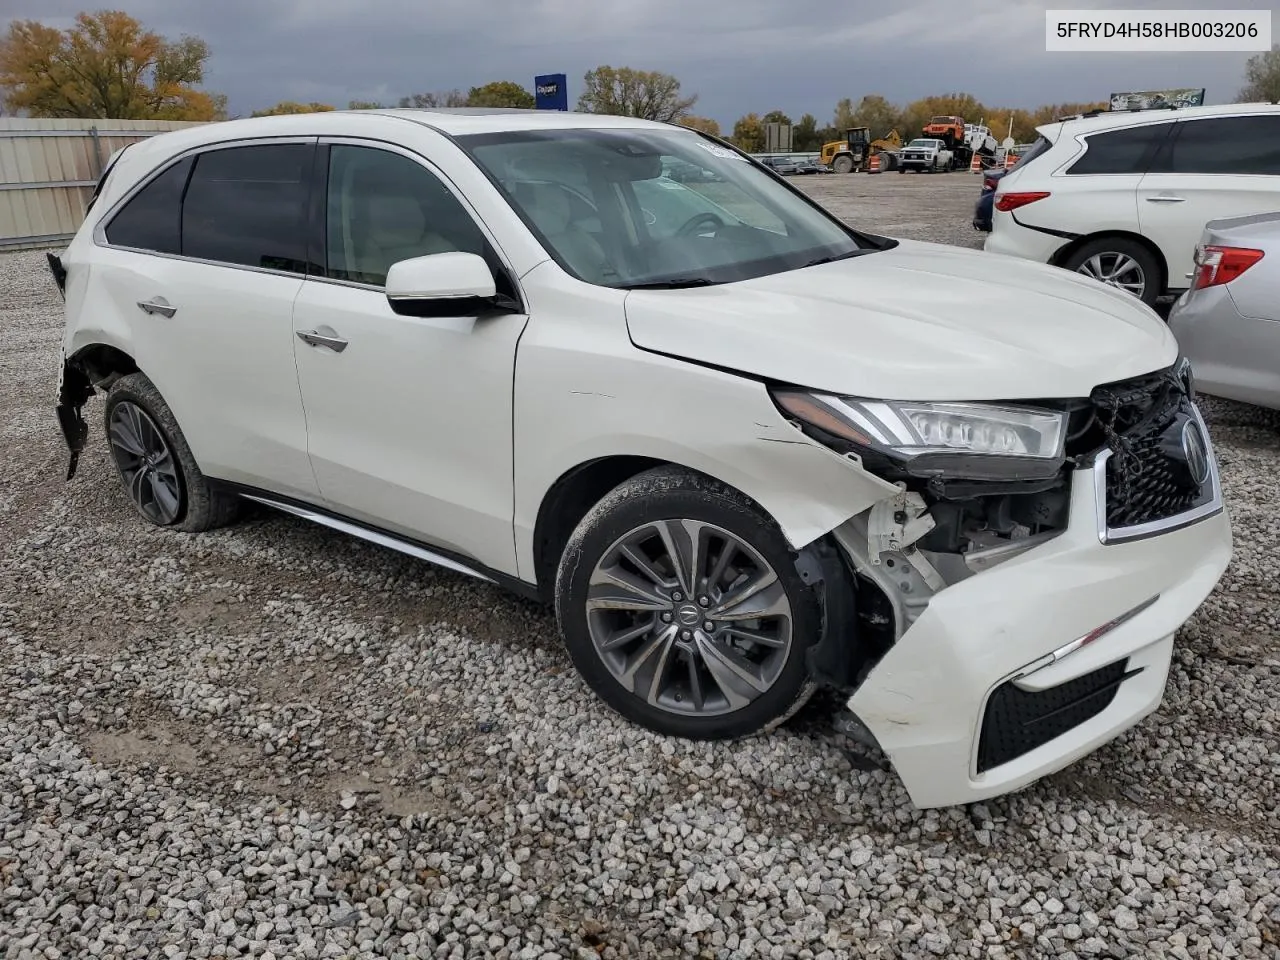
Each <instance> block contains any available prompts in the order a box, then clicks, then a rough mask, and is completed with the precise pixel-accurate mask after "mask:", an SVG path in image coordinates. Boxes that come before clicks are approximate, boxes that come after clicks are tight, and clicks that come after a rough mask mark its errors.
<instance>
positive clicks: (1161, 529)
mask: <svg viewBox="0 0 1280 960" xmlns="http://www.w3.org/2000/svg"><path fill="white" fill-rule="evenodd" d="M1191 409H1192V410H1193V411H1194V414H1195V422H1196V423H1197V424H1198V425H1199V427H1200V430H1201V432H1202V433H1203V434H1204V442H1205V446H1206V447H1207V448H1208V454H1209V485H1210V489H1211V490H1212V491H1213V495H1212V496H1211V497H1210V498H1209V502H1208V503H1204V504H1201V505H1200V506H1198V507H1195V508H1193V509H1191V510H1188V511H1186V512H1185V513H1179V514H1177V515H1175V516H1172V517H1166V518H1165V519H1163V520H1152V521H1151V522H1150V523H1141V524H1138V525H1137V526H1133V527H1120V528H1115V529H1113V528H1112V527H1109V526H1108V525H1107V461H1108V460H1109V459H1110V458H1111V450H1110V449H1107V450H1104V451H1102V453H1100V454H1099V455H1098V457H1097V459H1096V460H1095V461H1094V463H1093V471H1092V472H1093V499H1094V509H1095V512H1096V514H1097V522H1098V540H1099V541H1100V542H1101V543H1102V544H1103V545H1104V546H1111V545H1114V544H1117V543H1130V542H1132V541H1134V540H1142V539H1144V538H1146V537H1153V536H1156V535H1158V534H1163V533H1172V532H1173V531H1175V530H1181V529H1183V528H1184V527H1189V526H1191V525H1192V524H1196V523H1199V522H1200V521H1202V520H1207V519H1208V518H1209V517H1212V516H1215V515H1217V514H1219V513H1221V512H1222V511H1223V509H1224V504H1223V499H1222V482H1221V478H1220V477H1219V476H1218V458H1217V455H1216V454H1215V452H1214V447H1213V439H1212V438H1211V437H1210V436H1209V428H1208V426H1207V425H1206V424H1205V422H1204V417H1203V416H1202V415H1201V413H1200V408H1199V407H1198V406H1197V405H1195V404H1194V403H1193V404H1192V405H1191Z"/></svg>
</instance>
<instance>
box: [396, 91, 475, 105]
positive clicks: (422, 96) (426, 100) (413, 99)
mask: <svg viewBox="0 0 1280 960" xmlns="http://www.w3.org/2000/svg"><path fill="white" fill-rule="evenodd" d="M466 105H467V95H466V94H465V93H463V92H462V91H461V90H446V91H444V92H443V93H413V94H410V95H409V96H407V97H401V98H400V106H401V107H414V108H417V109H419V110H429V109H431V108H433V107H465V106H466Z"/></svg>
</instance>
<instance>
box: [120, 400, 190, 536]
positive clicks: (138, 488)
mask: <svg viewBox="0 0 1280 960" xmlns="http://www.w3.org/2000/svg"><path fill="white" fill-rule="evenodd" d="M107 432H108V437H109V440H110V442H111V452H112V455H113V456H114V457H115V461H116V466H117V467H118V468H119V469H120V476H121V478H122V479H123V480H124V485H125V489H126V490H128V492H129V499H131V500H132V501H133V504H134V506H136V507H137V508H138V510H139V511H140V512H141V513H142V515H143V516H145V517H146V518H147V519H148V520H150V521H151V522H153V523H157V524H160V525H161V526H167V525H169V524H171V523H173V522H174V521H175V520H176V519H177V518H178V513H179V511H180V510H181V508H182V482H181V480H180V479H179V477H178V467H177V463H176V462H175V460H174V457H173V451H172V450H170V449H169V444H168V442H167V441H166V440H165V438H164V434H163V433H161V432H160V428H159V427H157V426H156V423H155V421H154V420H152V419H151V417H150V415H149V414H148V413H147V412H146V411H145V410H143V409H142V408H141V407H140V406H138V405H137V404H135V403H130V402H129V401H127V400H122V401H120V402H119V403H117V404H116V405H115V407H114V409H112V411H111V418H110V421H109V422H108V430H107Z"/></svg>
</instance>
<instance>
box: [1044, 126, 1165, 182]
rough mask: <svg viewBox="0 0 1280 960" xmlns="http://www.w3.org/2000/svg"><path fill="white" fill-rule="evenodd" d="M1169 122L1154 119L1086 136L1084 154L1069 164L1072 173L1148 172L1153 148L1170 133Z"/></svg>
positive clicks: (1069, 172) (1078, 174)
mask: <svg viewBox="0 0 1280 960" xmlns="http://www.w3.org/2000/svg"><path fill="white" fill-rule="evenodd" d="M1169 126H1170V125H1169V124H1167V123H1154V124H1149V125H1147V126H1144V127H1130V128H1128V129H1127V130H1111V131H1108V132H1106V133H1095V134H1093V136H1091V137H1088V138H1086V139H1085V144H1086V146H1087V148H1088V149H1087V150H1086V151H1085V155H1084V156H1083V157H1081V158H1080V159H1079V160H1077V161H1076V162H1075V163H1073V164H1072V165H1071V166H1070V168H1068V170H1067V173H1068V174H1069V175H1071V176H1081V175H1085V174H1098V173H1145V172H1146V169H1147V163H1148V161H1149V159H1150V154H1151V152H1152V151H1153V150H1154V149H1155V146H1156V144H1157V143H1158V141H1160V140H1163V139H1164V138H1165V136H1167V135H1168V133H1169Z"/></svg>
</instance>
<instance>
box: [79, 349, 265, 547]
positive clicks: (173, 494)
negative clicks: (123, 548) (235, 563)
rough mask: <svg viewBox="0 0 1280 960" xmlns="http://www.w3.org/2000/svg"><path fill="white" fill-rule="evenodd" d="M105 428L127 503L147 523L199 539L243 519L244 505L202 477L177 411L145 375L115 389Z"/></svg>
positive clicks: (124, 381) (121, 381) (124, 380)
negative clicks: (205, 531) (179, 422)
mask: <svg viewBox="0 0 1280 960" xmlns="http://www.w3.org/2000/svg"><path fill="white" fill-rule="evenodd" d="M103 424H104V427H105V431H106V435H107V442H108V443H109V444H110V447H111V457H112V460H113V461H114V462H115V465H116V471H117V472H118V473H119V475H120V481H121V483H122V484H123V485H124V488H125V493H126V495H127V496H128V497H129V502H130V503H131V504H132V505H133V508H134V510H136V511H137V513H138V515H139V516H141V517H142V518H143V519H144V520H146V521H147V522H148V523H152V524H155V525H156V526H158V527H173V528H174V529H176V530H183V531H186V532H188V533H198V532H200V531H202V530H211V529H213V528H214V527H220V526H224V525H226V524H228V523H230V522H231V521H232V520H234V519H235V518H236V516H238V515H239V513H240V510H241V507H242V501H241V500H240V498H239V497H237V496H235V495H234V494H229V493H226V492H224V491H222V490H218V489H215V488H214V487H213V486H212V485H211V484H210V483H209V480H208V479H207V478H206V477H205V475H204V474H203V473H201V472H200V468H199V466H197V465H196V460H195V457H193V456H192V455H191V448H190V447H189V446H187V441H186V438H185V437H184V436H183V435H182V430H181V429H179V427H178V421H177V420H176V419H175V418H174V416H173V411H172V410H170V409H169V405H168V404H167V403H165V402H164V398H163V397H162V396H160V391H159V390H157V389H156V388H155V384H153V383H152V382H151V381H150V380H149V379H148V378H147V376H146V375H145V374H142V373H131V374H129V375H128V376H125V377H121V378H120V379H119V380H117V381H116V382H115V383H114V384H112V386H111V389H110V391H108V393H107V403H106V407H105V409H104V411H103Z"/></svg>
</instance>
